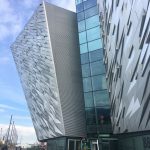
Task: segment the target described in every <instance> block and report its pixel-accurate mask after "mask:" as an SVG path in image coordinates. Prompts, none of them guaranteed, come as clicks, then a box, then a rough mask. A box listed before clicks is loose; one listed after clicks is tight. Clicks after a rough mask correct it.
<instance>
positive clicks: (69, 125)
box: [11, 2, 86, 150]
mask: <svg viewBox="0 0 150 150" xmlns="http://www.w3.org/2000/svg"><path fill="white" fill-rule="evenodd" d="M77 33H78V32H77V21H76V14H75V13H74V12H70V11H68V10H65V9H63V8H59V7H57V6H54V5H51V4H47V3H44V2H43V3H42V4H40V6H39V7H38V8H37V10H36V11H35V13H34V15H33V16H32V18H31V19H30V20H29V22H28V23H27V25H26V26H25V28H24V30H23V31H22V32H21V34H20V35H19V36H18V37H17V39H16V41H15V42H14V44H13V45H12V47H11V49H12V53H13V56H14V60H15V63H16V66H17V69H18V73H19V76H20V79H21V83H22V87H23V90H24V93H25V97H26V100H27V104H28V107H29V110H30V112H31V117H32V121H33V125H34V127H35V131H36V134H37V138H38V140H39V141H45V140H49V139H56V138H59V140H58V142H56V141H55V140H54V141H50V142H49V144H50V145H51V146H50V147H51V149H52V150H55V149H56V147H57V148H58V149H59V148H60V147H62V148H64V149H66V146H69V145H66V144H67V143H66V138H62V139H61V137H70V138H72V139H76V138H82V137H86V126H85V111H84V101H83V92H82V91H83V89H82V76H81V67H80V53H79V47H78V34H77ZM59 141H60V142H59ZM70 143H71V144H70V148H71V146H72V145H73V144H74V145H75V144H76V146H75V147H76V149H77V148H78V147H80V146H81V144H80V141H78V140H72V141H71V140H70ZM59 144H60V145H59ZM61 144H62V145H61Z"/></svg>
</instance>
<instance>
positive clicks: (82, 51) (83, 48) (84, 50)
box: [80, 43, 88, 54]
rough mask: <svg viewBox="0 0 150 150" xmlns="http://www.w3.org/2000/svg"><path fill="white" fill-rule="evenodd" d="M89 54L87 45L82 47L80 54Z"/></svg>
mask: <svg viewBox="0 0 150 150" xmlns="http://www.w3.org/2000/svg"><path fill="white" fill-rule="evenodd" d="M86 52H88V49H87V43H85V44H82V45H80V54H83V53H86Z"/></svg>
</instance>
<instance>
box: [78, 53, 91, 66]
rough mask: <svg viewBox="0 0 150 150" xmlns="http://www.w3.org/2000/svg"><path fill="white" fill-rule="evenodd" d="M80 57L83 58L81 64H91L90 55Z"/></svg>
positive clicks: (85, 54)
mask: <svg viewBox="0 0 150 150" xmlns="http://www.w3.org/2000/svg"><path fill="white" fill-rule="evenodd" d="M80 57H81V64H86V63H89V54H88V53H84V54H81V55H80Z"/></svg>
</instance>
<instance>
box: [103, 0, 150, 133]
mask: <svg viewBox="0 0 150 150" xmlns="http://www.w3.org/2000/svg"><path fill="white" fill-rule="evenodd" d="M103 4H104V15H102V18H101V19H102V22H103V29H104V33H103V37H104V43H105V58H104V62H105V64H106V68H107V75H106V78H107V83H108V87H109V92H110V98H111V119H112V125H113V130H114V133H123V132H136V131H144V130H150V110H149V108H150V46H149V44H150V3H149V0H127V1H124V0H105V1H104V2H103Z"/></svg>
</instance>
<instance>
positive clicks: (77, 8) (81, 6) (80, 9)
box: [76, 3, 83, 13]
mask: <svg viewBox="0 0 150 150" xmlns="http://www.w3.org/2000/svg"><path fill="white" fill-rule="evenodd" d="M76 11H77V13H78V12H81V11H83V4H82V3H80V4H78V5H76Z"/></svg>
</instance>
